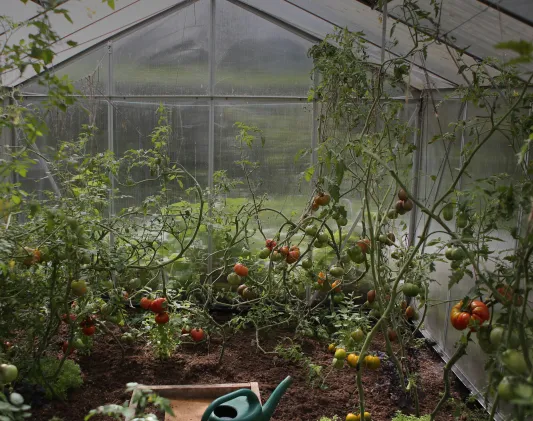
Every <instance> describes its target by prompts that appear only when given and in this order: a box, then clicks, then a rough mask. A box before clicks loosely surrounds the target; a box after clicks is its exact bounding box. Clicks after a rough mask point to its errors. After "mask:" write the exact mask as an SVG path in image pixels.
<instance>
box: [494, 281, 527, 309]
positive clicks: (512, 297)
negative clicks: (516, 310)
mask: <svg viewBox="0 0 533 421" xmlns="http://www.w3.org/2000/svg"><path fill="white" fill-rule="evenodd" d="M498 293H499V294H500V295H503V296H504V297H505V298H504V299H503V300H499V299H497V300H498V302H500V303H502V304H504V305H509V304H510V303H511V302H512V303H513V304H514V305H515V306H517V307H520V306H522V304H523V303H524V298H523V297H522V296H521V295H520V294H515V293H514V292H513V290H512V288H511V286H510V285H500V286H498Z"/></svg>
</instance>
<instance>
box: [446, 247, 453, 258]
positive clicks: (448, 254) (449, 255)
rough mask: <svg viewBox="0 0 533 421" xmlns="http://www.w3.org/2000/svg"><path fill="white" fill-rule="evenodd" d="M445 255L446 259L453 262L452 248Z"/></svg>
mask: <svg viewBox="0 0 533 421" xmlns="http://www.w3.org/2000/svg"><path fill="white" fill-rule="evenodd" d="M444 255H445V256H446V259H448V260H453V249H452V248H451V247H448V248H447V249H446V252H445V253H444Z"/></svg>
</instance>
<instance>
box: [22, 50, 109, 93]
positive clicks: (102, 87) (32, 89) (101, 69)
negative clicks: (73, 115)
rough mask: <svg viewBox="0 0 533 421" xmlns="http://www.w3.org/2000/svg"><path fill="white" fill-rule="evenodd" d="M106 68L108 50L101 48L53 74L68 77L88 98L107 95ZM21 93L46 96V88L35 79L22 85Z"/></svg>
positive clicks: (61, 67) (57, 69) (107, 65)
mask: <svg viewBox="0 0 533 421" xmlns="http://www.w3.org/2000/svg"><path fill="white" fill-rule="evenodd" d="M108 67H109V53H108V49H107V46H102V47H99V48H96V49H95V50H93V51H90V52H89V53H87V54H84V55H82V56H80V57H76V58H74V59H72V61H70V62H69V63H68V64H65V65H62V66H60V67H58V68H55V69H54V70H53V73H54V74H55V75H56V76H57V77H59V78H62V77H64V76H68V78H69V79H70V81H71V82H72V84H73V85H74V87H75V88H76V89H77V90H78V91H80V92H81V93H82V94H83V95H86V96H88V97H90V96H91V95H105V94H106V93H107V81H108V72H109V69H108ZM41 80H42V78H41ZM21 91H22V93H23V94H24V95H26V96H31V94H46V93H48V87H47V86H45V85H41V84H39V78H36V79H33V80H32V81H31V82H29V83H27V84H24V85H22V86H21Z"/></svg>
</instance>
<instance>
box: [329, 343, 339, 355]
mask: <svg viewBox="0 0 533 421" xmlns="http://www.w3.org/2000/svg"><path fill="white" fill-rule="evenodd" d="M336 349H337V347H336V346H335V344H329V345H328V351H329V352H331V353H332V354H333V353H335V350H336Z"/></svg>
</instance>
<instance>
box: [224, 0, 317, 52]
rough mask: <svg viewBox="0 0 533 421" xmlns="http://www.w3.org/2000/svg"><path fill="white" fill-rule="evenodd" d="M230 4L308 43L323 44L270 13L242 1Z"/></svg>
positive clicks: (230, 0) (236, 0) (229, 0)
mask: <svg viewBox="0 0 533 421" xmlns="http://www.w3.org/2000/svg"><path fill="white" fill-rule="evenodd" d="M226 1H228V2H230V3H233V4H234V5H236V6H239V7H241V8H243V9H244V10H247V11H249V12H250V13H253V14H254V15H257V16H259V17H261V18H263V19H265V20H267V21H269V22H271V23H273V24H275V25H277V26H279V27H280V28H283V29H285V30H287V31H289V32H292V33H293V34H295V35H298V36H299V37H301V38H305V39H307V40H308V41H311V42H321V41H322V39H321V38H319V37H317V36H316V35H313V34H311V33H309V32H307V31H304V30H302V29H300V28H297V27H296V26H294V25H292V24H291V23H289V22H287V21H285V20H283V19H280V18H278V17H276V16H273V15H271V14H270V13H267V12H265V11H264V10H261V9H258V8H257V7H255V6H252V5H250V4H248V3H245V2H243V1H241V0H226Z"/></svg>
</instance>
